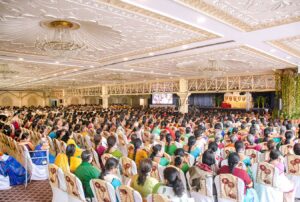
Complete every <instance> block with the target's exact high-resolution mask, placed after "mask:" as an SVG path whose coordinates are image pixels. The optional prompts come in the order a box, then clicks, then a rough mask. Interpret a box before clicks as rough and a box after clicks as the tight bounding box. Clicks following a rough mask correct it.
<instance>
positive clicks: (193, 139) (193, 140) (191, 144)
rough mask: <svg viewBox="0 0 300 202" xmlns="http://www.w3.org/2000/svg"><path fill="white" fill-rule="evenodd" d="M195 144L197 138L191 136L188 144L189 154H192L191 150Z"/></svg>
mask: <svg viewBox="0 0 300 202" xmlns="http://www.w3.org/2000/svg"><path fill="white" fill-rule="evenodd" d="M195 144H196V138H195V136H190V137H189V139H188V143H187V145H188V146H189V153H190V152H191V149H192V147H193V146H194V145H195Z"/></svg>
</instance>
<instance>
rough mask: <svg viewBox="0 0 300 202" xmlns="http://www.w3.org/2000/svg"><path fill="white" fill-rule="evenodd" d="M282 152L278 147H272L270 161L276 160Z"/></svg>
mask: <svg viewBox="0 0 300 202" xmlns="http://www.w3.org/2000/svg"><path fill="white" fill-rule="evenodd" d="M280 155H281V153H280V151H279V150H277V149H272V150H271V151H270V161H273V160H276V159H278V158H279V157H280Z"/></svg>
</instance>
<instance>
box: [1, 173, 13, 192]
mask: <svg viewBox="0 0 300 202" xmlns="http://www.w3.org/2000/svg"><path fill="white" fill-rule="evenodd" d="M10 188H11V186H10V181H9V176H3V175H0V191H1V190H7V189H10Z"/></svg>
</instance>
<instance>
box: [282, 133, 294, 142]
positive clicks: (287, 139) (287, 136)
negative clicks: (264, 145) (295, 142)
mask: <svg viewBox="0 0 300 202" xmlns="http://www.w3.org/2000/svg"><path fill="white" fill-rule="evenodd" d="M293 135H294V134H293V132H292V131H286V132H285V134H284V136H285V142H284V144H290V143H291V140H292V138H293Z"/></svg>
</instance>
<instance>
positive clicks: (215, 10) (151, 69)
mask: <svg viewBox="0 0 300 202" xmlns="http://www.w3.org/2000/svg"><path fill="white" fill-rule="evenodd" d="M209 16H211V17H209ZM299 16H300V2H299V1H297V0H269V1H267V0H266V1H260V0H247V1H238V0H163V1H160V2H159V3H157V1H154V0H122V1H121V0H86V1H83V0H31V1H19V0H2V1H0V64H9V67H10V68H11V69H12V70H13V71H15V72H16V73H15V75H14V76H13V77H10V78H9V79H0V90H1V89H22V90H23V89H67V88H70V87H88V86H97V85H104V84H115V83H127V82H146V81H150V80H154V81H155V80H177V79H179V78H189V77H201V76H203V75H202V74H201V71H202V70H203V68H204V67H206V66H207V65H208V64H207V63H208V60H209V59H215V60H217V61H218V62H219V64H220V65H222V66H224V67H226V68H227V69H228V71H227V73H226V74H235V75H245V74H259V73H266V72H272V70H274V69H283V68H291V67H296V66H297V65H299V64H300V54H299V50H300V45H299V36H300V22H299V20H300V19H299ZM54 19H64V20H68V21H72V22H76V23H78V24H79V25H80V29H78V30H74V32H73V33H74V35H75V36H76V38H77V39H78V40H79V41H82V42H83V43H85V45H86V47H87V48H85V49H84V50H83V51H81V52H79V54H78V55H76V56H74V57H73V58H67V59H66V58H63V59H59V58H53V57H50V56H49V55H47V53H46V52H43V51H40V50H39V49H38V48H35V41H36V39H37V38H39V37H40V38H41V37H43V36H44V35H46V34H48V32H49V30H47V29H45V28H43V27H42V26H40V23H41V22H43V21H47V20H54ZM228 25H230V26H228ZM280 25H281V26H280ZM236 28H238V29H236ZM254 30H256V31H254ZM245 31H247V32H245ZM227 42H228V43H227ZM250 47H251V48H250ZM1 76H2V75H1V73H0V78H1Z"/></svg>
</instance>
